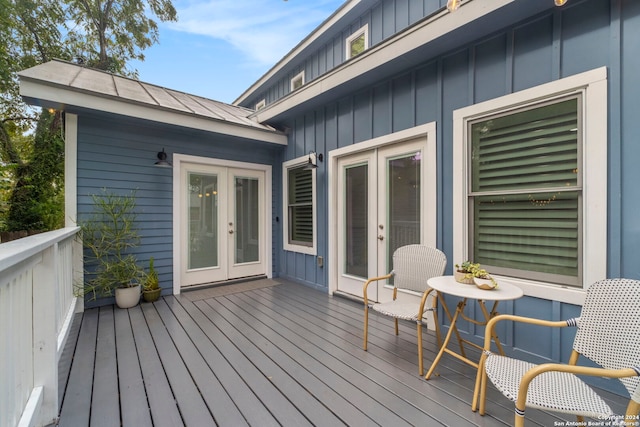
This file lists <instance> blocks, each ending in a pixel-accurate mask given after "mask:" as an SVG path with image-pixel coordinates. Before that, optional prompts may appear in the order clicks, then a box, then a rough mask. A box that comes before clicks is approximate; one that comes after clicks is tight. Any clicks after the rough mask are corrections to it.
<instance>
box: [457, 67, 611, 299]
mask: <svg viewBox="0 0 640 427" xmlns="http://www.w3.org/2000/svg"><path fill="white" fill-rule="evenodd" d="M572 93H582V94H583V96H584V102H583V117H584V120H583V127H584V128H583V135H584V139H583V144H584V145H583V159H582V162H583V164H582V170H583V206H582V208H583V214H584V215H583V216H584V221H583V224H582V229H583V283H582V286H581V287H568V286H563V285H556V284H550V283H544V282H539V281H535V280H524V279H512V278H509V277H502V279H504V280H508V281H510V282H512V283H514V284H516V285H518V286H520V287H521V288H522V289H523V290H524V293H525V295H529V296H533V297H538V298H542V299H547V300H553V301H560V302H566V303H571V304H578V305H582V304H583V302H584V294H585V292H584V290H586V289H587V288H588V287H589V286H590V285H591V284H592V283H594V282H596V281H598V280H602V279H604V278H606V274H607V245H606V243H607V196H606V194H607V158H608V157H607V102H608V98H607V69H606V67H601V68H597V69H594V70H591V71H587V72H584V73H580V74H576V75H574V76H571V77H566V78H563V79H560V80H556V81H553V82H550V83H546V84H543V85H540V86H536V87H534V88H530V89H526V90H523V91H520V92H516V93H513V94H509V95H506V96H502V97H500V98H496V99H492V100H489V101H486V102H482V103H479V104H475V105H471V106H469V107H465V108H461V109H459V110H456V111H454V112H453V171H454V174H453V260H452V262H453V263H454V264H455V263H460V262H462V261H464V260H466V259H468V255H469V254H468V249H469V248H468V233H469V230H468V200H467V194H468V179H467V172H468V168H469V165H468V152H467V149H468V146H469V143H468V140H467V131H466V130H467V129H468V122H469V121H471V120H476V119H479V118H482V117H484V116H486V115H489V114H492V113H496V112H499V111H506V110H510V109H516V108H519V107H522V106H524V105H528V104H531V103H533V102H536V101H541V100H544V99H553V98H557V97H561V96H566V95H568V94H572ZM587 148H588V149H587ZM500 278H501V277H498V279H500Z"/></svg>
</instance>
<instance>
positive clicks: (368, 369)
mask: <svg viewBox="0 0 640 427" xmlns="http://www.w3.org/2000/svg"><path fill="white" fill-rule="evenodd" d="M254 285H256V286H249V287H245V288H242V289H241V290H242V292H235V293H233V292H232V293H229V291H230V290H233V289H232V288H227V289H212V290H201V291H195V292H185V293H183V294H182V295H180V296H176V297H173V296H170V297H164V298H161V300H160V301H158V302H156V303H153V304H150V303H142V304H141V305H139V306H138V307H135V308H132V309H129V310H121V309H117V308H116V309H114V308H113V307H112V306H109V307H103V308H100V309H91V310H87V311H86V312H85V313H84V315H82V316H79V317H78V320H77V322H76V323H75V326H76V327H77V330H79V334H78V336H77V341H75V340H72V341H71V343H70V344H69V346H68V348H69V350H70V351H69V352H68V353H65V354H66V356H63V361H62V362H63V363H62V364H63V365H64V362H65V361H67V362H69V363H67V365H68V366H70V369H69V370H68V373H69V375H68V382H67V385H66V388H65V390H64V394H63V400H62V406H61V414H60V421H59V425H61V426H71V427H79V426H89V425H90V426H120V425H122V426H125V427H128V426H135V427H138V426H152V425H153V426H171V427H175V426H182V425H186V426H197V427H200V426H205V427H206V426H215V425H220V426H234V427H235V426H242V425H252V426H277V425H281V426H296V427H297V426H305V425H316V426H334V425H349V426H369V425H382V426H394V427H396V426H403V425H416V426H417V425H421V426H435V425H447V426H505V425H511V424H512V421H513V404H512V403H511V402H510V401H508V400H507V399H506V398H504V397H502V395H501V394H499V393H498V392H497V391H496V390H495V389H493V388H492V387H491V386H490V389H489V391H488V394H489V398H490V400H491V401H490V402H488V403H487V412H488V413H487V415H485V416H484V417H483V416H480V415H478V414H477V413H474V412H472V411H471V407H470V403H471V399H472V393H473V385H474V380H475V371H474V369H472V368H471V367H470V366H467V365H464V364H462V363H460V362H458V361H457V360H455V359H454V358H452V357H448V356H446V355H445V356H444V357H443V360H442V362H441V364H440V365H439V367H438V373H439V374H440V375H439V376H436V377H433V378H432V379H431V380H429V381H425V380H424V379H423V378H422V377H419V376H418V375H417V361H416V350H415V325H413V324H409V323H407V324H402V325H401V333H400V335H399V336H398V337H396V336H395V335H394V334H393V327H392V323H391V322H390V321H389V319H387V318H378V317H377V316H376V314H375V313H372V314H371V315H370V327H369V334H370V341H369V351H367V352H365V351H363V350H362V306H361V305H360V304H358V303H355V302H353V301H350V300H347V299H344V298H339V297H330V296H328V295H327V294H325V293H321V292H318V291H315V290H313V289H310V288H307V287H304V286H300V285H296V284H292V283H286V282H281V284H277V285H275V282H272V281H269V280H268V279H266V280H264V281H261V283H256V284H254ZM258 285H259V286H258ZM231 286H234V285H231ZM235 289H237V288H235ZM74 346H75V352H74V351H73V350H74ZM435 351H436V344H435V337H434V334H433V333H431V332H429V333H426V334H425V366H426V367H428V366H429V365H430V363H431V360H433V358H434V357H435ZM66 372H67V369H66V368H65V367H64V366H63V367H62V368H61V375H62V376H65V377H66ZM63 385H64V382H63ZM61 395H62V393H61ZM609 396H610V397H611V398H612V399H614V400H617V402H614V404H615V405H616V408H618V407H620V406H621V405H623V404H624V403H626V402H624V399H622V398H617V397H616V396H614V395H609ZM569 420H570V421H574V419H573V418H570V419H569ZM527 421H528V422H527V425H528V426H533V425H539V426H553V425H554V423H555V422H564V421H567V420H566V419H563V418H562V417H559V416H555V415H552V414H549V413H545V412H542V411H536V410H528V411H527ZM555 425H558V424H555Z"/></svg>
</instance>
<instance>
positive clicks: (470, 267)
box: [455, 261, 480, 279]
mask: <svg viewBox="0 0 640 427" xmlns="http://www.w3.org/2000/svg"><path fill="white" fill-rule="evenodd" d="M455 268H456V270H457V271H459V272H460V273H464V277H465V278H466V279H470V278H471V277H473V272H474V271H475V270H477V269H479V268H480V264H477V263H473V262H471V261H465V262H463V263H462V264H456V265H455Z"/></svg>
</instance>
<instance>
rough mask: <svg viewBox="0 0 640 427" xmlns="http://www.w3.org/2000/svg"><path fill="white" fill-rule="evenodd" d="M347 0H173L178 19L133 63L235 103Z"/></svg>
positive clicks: (148, 74) (162, 80) (172, 84)
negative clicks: (139, 60) (139, 59)
mask: <svg viewBox="0 0 640 427" xmlns="http://www.w3.org/2000/svg"><path fill="white" fill-rule="evenodd" d="M343 3H344V0H288V1H284V0H173V5H174V6H175V7H176V9H177V11H178V22H172V23H159V31H160V43H159V44H156V45H154V46H152V47H150V48H149V49H147V50H145V52H144V53H145V57H146V58H145V61H144V62H134V63H132V64H131V68H135V69H137V70H138V72H139V79H140V80H142V81H144V82H148V83H152V84H156V85H159V86H164V87H167V88H170V89H176V90H180V91H183V92H188V93H193V94H196V95H200V96H204V97H206V98H211V99H215V100H217V101H223V102H228V103H231V102H233V101H234V100H235V99H236V98H237V97H238V96H240V95H241V94H242V92H244V90H245V89H247V88H248V87H249V86H250V85H251V84H253V83H254V82H255V81H256V80H258V79H259V78H260V77H261V76H262V75H263V74H264V73H266V72H267V71H268V70H269V69H270V68H271V67H272V66H273V65H275V63H276V62H277V61H278V60H280V59H281V58H282V57H283V56H284V55H286V54H287V53H288V52H289V51H290V50H291V49H292V48H293V47H295V45H297V44H298V43H299V42H300V41H301V40H302V39H303V38H304V37H305V36H307V35H308V34H309V33H310V32H311V31H312V30H314V29H315V28H316V27H317V26H318V25H319V24H320V23H322V22H323V21H324V20H325V19H326V18H328V17H329V16H330V15H331V14H332V13H333V12H334V11H335V10H337V9H338V8H339V7H340V5H342V4H343Z"/></svg>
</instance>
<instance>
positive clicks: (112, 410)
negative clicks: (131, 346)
mask: <svg viewBox="0 0 640 427" xmlns="http://www.w3.org/2000/svg"><path fill="white" fill-rule="evenodd" d="M116 372H118V369H117V359H116V333H115V326H114V319H113V306H108V307H102V308H100V312H99V316H98V339H97V342H96V358H95V367H94V369H93V397H92V398H93V399H94V400H95V401H98V402H100V404H99V405H94V406H93V407H92V408H91V425H92V426H96V427H117V426H119V425H120V402H119V399H118V376H117V375H115V373H116Z"/></svg>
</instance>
